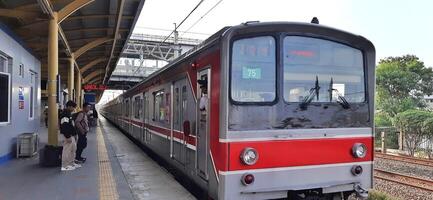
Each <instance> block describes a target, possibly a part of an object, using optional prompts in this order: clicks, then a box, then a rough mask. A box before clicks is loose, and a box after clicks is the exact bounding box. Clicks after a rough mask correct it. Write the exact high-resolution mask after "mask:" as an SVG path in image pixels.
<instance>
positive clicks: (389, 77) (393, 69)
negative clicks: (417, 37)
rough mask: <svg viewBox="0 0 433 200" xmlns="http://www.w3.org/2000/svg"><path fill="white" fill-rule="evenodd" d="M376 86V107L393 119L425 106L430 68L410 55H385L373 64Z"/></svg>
mask: <svg viewBox="0 0 433 200" xmlns="http://www.w3.org/2000/svg"><path fill="white" fill-rule="evenodd" d="M376 86H377V87H376V91H377V95H376V97H377V99H376V102H377V108H378V109H379V110H381V111H382V112H384V113H386V115H388V116H389V117H391V118H393V117H395V116H396V115H397V114H398V113H400V112H404V111H406V110H409V109H414V108H420V107H425V104H424V101H423V96H424V95H431V94H432V93H433V70H432V69H431V68H428V67H425V66H424V63H423V62H422V61H420V60H419V58H418V57H416V56H413V55H405V56H401V57H388V58H385V59H382V60H381V61H380V62H379V65H378V66H377V69H376Z"/></svg>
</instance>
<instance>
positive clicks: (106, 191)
mask: <svg viewBox="0 0 433 200" xmlns="http://www.w3.org/2000/svg"><path fill="white" fill-rule="evenodd" d="M96 139H97V141H98V163H99V199H100V200H117V199H119V195H118V193H117V189H116V182H115V180H114V177H113V171H112V169H111V163H110V159H109V158H108V153H107V148H106V146H105V141H104V136H103V135H102V132H101V128H100V127H97V129H96Z"/></svg>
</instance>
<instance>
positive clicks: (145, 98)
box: [143, 92, 151, 143]
mask: <svg viewBox="0 0 433 200" xmlns="http://www.w3.org/2000/svg"><path fill="white" fill-rule="evenodd" d="M143 101H144V106H143V109H144V111H143V113H144V123H143V131H144V142H145V143H149V142H150V137H151V135H150V132H149V130H148V129H147V128H148V124H149V113H150V112H149V109H150V107H149V95H148V93H146V92H145V93H144V94H143Z"/></svg>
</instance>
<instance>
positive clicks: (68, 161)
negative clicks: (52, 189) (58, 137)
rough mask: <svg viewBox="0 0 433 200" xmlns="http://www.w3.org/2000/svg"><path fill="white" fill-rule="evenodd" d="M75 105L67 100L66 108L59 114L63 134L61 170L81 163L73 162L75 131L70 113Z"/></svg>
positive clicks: (68, 169)
mask: <svg viewBox="0 0 433 200" xmlns="http://www.w3.org/2000/svg"><path fill="white" fill-rule="evenodd" d="M76 107H77V104H76V103H75V102H73V101H68V102H67V103H66V109H65V110H63V112H61V114H60V133H61V134H62V135H63V150H62V167H61V171H70V170H74V169H76V168H79V167H81V165H79V164H76V163H75V162H74V158H75V151H76V149H77V143H76V139H75V136H76V135H77V133H76V130H75V125H74V120H72V114H71V113H72V111H74V110H75V108H76Z"/></svg>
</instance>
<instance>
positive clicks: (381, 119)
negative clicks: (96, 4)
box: [374, 112, 392, 127]
mask: <svg viewBox="0 0 433 200" xmlns="http://www.w3.org/2000/svg"><path fill="white" fill-rule="evenodd" d="M374 125H375V126H376V127H389V126H392V121H391V119H390V118H389V117H388V116H387V115H386V114H384V113H381V112H379V113H376V114H375V115H374Z"/></svg>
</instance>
